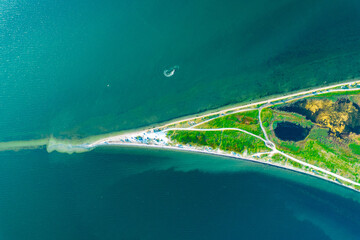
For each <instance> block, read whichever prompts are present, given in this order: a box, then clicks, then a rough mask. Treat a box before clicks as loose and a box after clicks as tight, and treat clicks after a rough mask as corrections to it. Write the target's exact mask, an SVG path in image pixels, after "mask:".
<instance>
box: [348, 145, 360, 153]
mask: <svg viewBox="0 0 360 240" xmlns="http://www.w3.org/2000/svg"><path fill="white" fill-rule="evenodd" d="M349 147H350V149H351V151H352V152H353V153H354V154H357V155H360V145H358V144H355V143H351V144H350V145H349Z"/></svg>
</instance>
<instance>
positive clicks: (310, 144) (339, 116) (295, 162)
mask: <svg viewBox="0 0 360 240" xmlns="http://www.w3.org/2000/svg"><path fill="white" fill-rule="evenodd" d="M359 105H360V80H353V81H351V82H345V83H340V84H336V85H332V86H328V87H322V88H318V89H313V90H309V91H302V92H298V93H295V94H290V95H286V96H282V97H277V98H274V99H269V100H265V101H260V102H256V103H251V104H247V105H243V106H237V107H232V108H228V109H222V110H221V111H218V112H214V113H210V114H204V115H201V116H198V117H193V118H188V119H184V120H180V121H175V122H172V123H169V124H166V125H162V126H159V127H156V128H149V129H145V130H142V131H136V132H130V133H126V134H120V135H116V136H111V137H106V138H103V139H100V140H97V141H95V142H92V143H86V144H82V145H81V147H83V148H86V149H93V148H95V147H97V146H104V145H125V146H142V147H156V148H170V149H177V150H182V151H195V152H203V153H208V154H217V155H222V156H229V157H234V158H239V159H244V160H250V161H256V162H261V163H265V164H270V165H275V166H279V167H283V168H287V169H291V170H295V171H300V172H304V173H307V174H311V175H314V176H317V177H321V178H324V179H327V180H330V181H333V182H336V183H338V184H341V185H343V186H346V187H349V188H352V189H355V190H357V191H360V107H359Z"/></svg>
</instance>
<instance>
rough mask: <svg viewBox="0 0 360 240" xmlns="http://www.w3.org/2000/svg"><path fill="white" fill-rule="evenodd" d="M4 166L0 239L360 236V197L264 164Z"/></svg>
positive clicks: (35, 156)
mask: <svg viewBox="0 0 360 240" xmlns="http://www.w3.org/2000/svg"><path fill="white" fill-rule="evenodd" d="M0 157H1V161H0V189H1V192H0V237H1V239H29V240H32V239H49V238H50V239H78V240H80V239H87V240H88V239H278V240H279V239H357V238H358V236H360V215H359V212H360V196H359V195H358V193H355V192H353V191H350V190H346V189H344V188H343V187H340V186H337V185H335V184H333V183H328V182H326V181H323V180H319V179H316V178H314V177H310V176H306V175H302V174H298V173H293V172H290V171H286V170H281V169H278V168H275V167H270V166H265V165H262V164H255V163H250V162H246V161H239V160H233V159H230V158H221V157H212V156H207V155H200V154H190V153H181V152H171V151H159V150H144V149H118V150H116V149H102V150H97V151H95V152H90V153H85V154H75V155H64V154H59V153H52V154H48V153H46V152H45V151H43V150H31V151H21V152H2V153H0ZM198 169H200V170H198ZM314 186H317V187H314Z"/></svg>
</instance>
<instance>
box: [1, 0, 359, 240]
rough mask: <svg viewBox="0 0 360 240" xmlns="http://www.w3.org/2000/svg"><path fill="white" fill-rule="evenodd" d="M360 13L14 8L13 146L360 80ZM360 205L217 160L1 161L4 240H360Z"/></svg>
mask: <svg viewBox="0 0 360 240" xmlns="http://www.w3.org/2000/svg"><path fill="white" fill-rule="evenodd" d="M359 11H360V3H359V2H358V1H355V0H354V1H350V0H341V1H340V0H334V1H331V2H330V1H325V0H320V1H316V2H314V1H308V0H305V1H304V0H302V1H300V0H279V1H269V0H255V1H225V2H224V1H215V0H211V1H205V0H197V1H179V2H174V1H165V0H151V1H150V0H139V1H130V0H122V1H109V0H101V1H100V0H93V1H85V0H72V1H70V0H62V1H60V0H52V1H48V0H37V1H33V0H24V1H1V2H0V13H1V14H0V142H2V141H9V140H29V139H39V138H45V137H49V136H51V135H54V136H55V137H57V138H81V137H86V136H91V135H94V134H102V133H109V132H112V131H118V130H123V129H131V128H136V127H141V126H148V125H152V124H155V123H158V122H163V121H166V120H170V119H172V118H176V117H181V116H184V115H187V114H194V113H197V112H201V111H204V110H207V109H213V108H216V107H220V106H223V105H226V104H230V103H236V102H241V101H248V100H253V99H257V98H259V97H266V96H269V95H272V94H278V93H285V92H289V91H294V90H298V89H303V88H307V87H311V86H318V85H321V84H325V82H326V83H331V82H337V81H341V80H345V79H348V78H354V77H359V75H360V71H359V66H360V64H359V61H360V44H359V43H360V31H359V30H360V21H359V20H360V14H359ZM173 66H179V68H178V69H177V70H176V71H175V73H174V75H173V76H172V77H169V78H168V77H165V76H164V75H163V72H164V70H166V69H170V68H171V67H173ZM359 201H360V200H359V194H358V193H356V192H353V191H351V190H348V189H344V188H342V187H339V186H337V185H335V184H332V183H328V182H325V181H322V180H319V179H314V178H313V177H310V176H304V175H301V174H297V173H294V172H291V171H285V170H281V169H278V168H273V167H269V166H264V165H260V164H253V163H248V162H245V161H234V160H232V159H228V158H220V157H212V156H207V155H198V154H186V153H179V152H169V151H158V150H145V149H117V150H116V149H108V148H106V149H98V150H96V151H94V152H88V153H84V154H73V155H67V154H60V153H51V154H48V153H47V152H46V151H45V150H43V149H40V150H27V151H19V152H12V151H7V152H0V239H49V238H50V239H240V238H244V239H356V238H357V237H358V236H359V235H360V232H359V229H360V219H359V214H358V213H360V204H359Z"/></svg>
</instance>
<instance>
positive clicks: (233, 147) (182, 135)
mask: <svg viewBox="0 0 360 240" xmlns="http://www.w3.org/2000/svg"><path fill="white" fill-rule="evenodd" d="M168 137H170V139H171V140H173V141H175V142H176V143H179V144H184V145H186V144H189V145H194V146H209V147H211V148H212V149H220V150H223V151H229V152H237V153H240V154H254V153H258V152H265V151H269V149H268V148H267V147H266V146H265V144H264V142H263V141H261V140H260V139H258V138H255V137H253V136H251V135H248V134H245V133H241V132H238V131H209V132H203V131H187V130H181V131H179V130H177V131H169V132H168Z"/></svg>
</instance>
